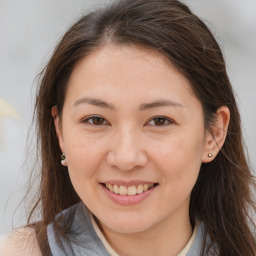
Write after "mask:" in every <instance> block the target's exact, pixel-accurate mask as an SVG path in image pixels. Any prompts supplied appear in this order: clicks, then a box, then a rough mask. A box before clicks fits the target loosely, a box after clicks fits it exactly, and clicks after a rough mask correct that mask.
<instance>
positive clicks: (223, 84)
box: [28, 0, 256, 256]
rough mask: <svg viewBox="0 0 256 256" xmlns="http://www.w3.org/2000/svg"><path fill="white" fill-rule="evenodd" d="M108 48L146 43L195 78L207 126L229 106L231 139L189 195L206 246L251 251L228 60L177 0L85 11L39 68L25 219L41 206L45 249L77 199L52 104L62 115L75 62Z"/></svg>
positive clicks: (247, 179)
mask: <svg viewBox="0 0 256 256" xmlns="http://www.w3.org/2000/svg"><path fill="white" fill-rule="evenodd" d="M105 45H115V46H117V47H118V46H122V45H128V46H129V45H130V46H142V47H146V48H148V49H152V51H157V52H159V53H160V54H162V55H163V56H164V57H165V58H166V59H167V60H168V61H170V63H171V64H172V65H174V66H175V67H176V69H177V70H178V71H179V72H180V73H181V74H182V75H183V76H184V77H186V78H187V79H188V80H189V81H190V84H191V87H192V89H193V91H194V93H195V95H196V96H197V98H198V99H199V100H200V101H201V104H202V108H203V114H204V123H205V127H206V129H208V130H209V131H211V125H212V123H213V122H214V118H215V114H216V110H217V109H218V108H219V107H221V106H227V107H228V108H229V110H230V123H229V127H228V131H227V136H226V141H225V143H224V145H223V147H222V148H221V149H220V151H219V153H218V155H217V156H216V158H215V159H214V160H213V161H212V162H210V163H203V164H202V165H201V169H200V173H199V177H198V180H197V182H196V184H195V186H194V188H193V190H192V193H191V200H190V209H189V211H190V212H189V214H190V220H191V224H192V225H194V222H195V218H196V216H199V218H200V219H201V220H202V221H203V222H204V224H205V227H206V231H207V234H208V235H209V236H210V238H211V241H212V244H211V245H210V246H209V247H208V248H205V249H210V248H211V247H212V246H213V244H215V245H217V247H218V252H216V255H219V256H227V255H230V256H254V255H255V249H256V241H255V237H254V230H255V223H254V222H253V219H252V216H253V215H254V214H255V212H256V206H255V201H254V198H253V193H254V191H255V178H254V177H253V175H252V171H251V170H250V168H249V166H248V160H247V157H246V154H245V146H244V144H243V138H242V131H241V123H240V115H239V111H238V108H237V104H236V100H235V97H234V93H233V90H232V87H231V84H230V81H229V78H228V75H227V72H226V67H225V61H224V58H223V55H222V52H221V49H220V47H219V45H218V43H217V42H216V40H215V38H214V36H213V35H212V33H211V32H210V30H209V29H208V28H207V26H206V25H205V24H204V23H203V22H202V21H201V20H200V19H199V18H198V17H197V16H196V15H194V14H193V13H192V12H191V11H190V9H189V8H188V7H187V6H186V5H185V4H183V3H181V2H179V1H177V0H136V1H135V0H120V1H116V2H114V3H112V4H110V5H107V6H106V7H104V8H99V9H96V10H95V11H93V12H90V13H88V14H86V15H84V16H83V17H82V18H80V19H79V20H78V21H77V22H76V23H75V24H74V25H73V26H71V27H70V29H69V30H68V31H67V32H66V33H65V35H64V36H63V37H62V39H61V40H60V42H59V43H58V45H57V47H56V48H55V50H54V52H53V54H52V56H51V58H50V60H49V62H48V64H47V65H46V67H45V68H44V69H43V71H42V72H41V74H40V79H39V87H38V91H37V98H36V104H35V116H34V118H35V120H36V123H37V135H38V145H37V146H38V156H39V157H38V159H40V162H39V164H38V166H39V173H40V186H39V188H38V194H37V198H36V200H34V205H33V207H32V209H31V211H30V214H29V218H28V224H31V223H32V222H33V216H34V215H35V213H36V212H37V209H38V211H39V213H40V214H41V220H42V221H41V222H40V223H38V224H37V230H38V232H37V234H38V241H39V244H40V246H41V248H44V243H45V239H46V236H45V232H46V226H47V225H48V224H49V223H50V222H56V220H55V216H56V214H57V213H59V212H61V211H62V210H63V209H66V208H68V207H70V206H71V205H73V204H75V203H77V202H79V201H80V198H79V196H78V195H77V193H76V192H75V190H74V188H73V186H72V184H71V181H70V178H69V175H68V172H67V170H66V167H63V166H62V165H61V163H60V156H61V153H62V152H61V150H60V147H59V144H58V138H57V136H56V131H55V127H54V122H53V118H52V116H51V108H52V107H53V106H57V109H58V113H59V115H60V117H61V113H62V108H63V104H64V101H65V93H66V89H67V84H68V81H69V78H70V75H71V73H72V71H73V69H74V67H75V66H76V64H77V63H78V62H79V61H80V60H81V59H82V58H86V56H87V55H89V54H90V53H91V52H93V51H96V50H97V49H99V48H101V47H104V46H105ZM99 75H100V74H99ZM145 89H146V88H145ZM167 203H168V202H167ZM170 203H171V202H170ZM56 225H57V223H56ZM57 226H58V225H57ZM63 232H64V233H65V232H66V230H65V231H63ZM205 237H206V234H205ZM204 246H206V245H204ZM42 250H43V249H42ZM44 254H45V255H47V253H44Z"/></svg>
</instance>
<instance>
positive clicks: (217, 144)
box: [202, 106, 230, 163]
mask: <svg viewBox="0 0 256 256" xmlns="http://www.w3.org/2000/svg"><path fill="white" fill-rule="evenodd" d="M229 119H230V111H229V108H228V107H227V106H222V107H220V108H218V109H217V111H216V118H215V122H214V124H212V126H211V131H207V133H206V141H205V149H204V153H203V156H202V162H203V163H208V162H211V161H212V160H213V159H214V158H215V157H216V156H217V154H218V152H219V151H220V149H221V148H222V146H223V144H224V142H225V139H226V135H227V131H228V124H229ZM209 154H210V155H209ZM211 154H212V155H211Z"/></svg>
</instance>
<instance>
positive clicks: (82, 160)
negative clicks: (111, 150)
mask: <svg viewBox="0 0 256 256" xmlns="http://www.w3.org/2000/svg"><path fill="white" fill-rule="evenodd" d="M103 144H104V143H102V142H101V141H100V140H95V139H92V138H89V137H87V136H80V135H79V134H76V135H74V136H71V137H69V138H68V137H67V140H66V144H65V148H66V149H67V150H66V155H67V160H68V169H69V172H70V173H71V175H74V173H75V175H76V176H87V177H88V176H92V175H93V174H94V173H95V170H97V168H98V167H99V165H100V164H101V163H102V161H103V160H104V145H103Z"/></svg>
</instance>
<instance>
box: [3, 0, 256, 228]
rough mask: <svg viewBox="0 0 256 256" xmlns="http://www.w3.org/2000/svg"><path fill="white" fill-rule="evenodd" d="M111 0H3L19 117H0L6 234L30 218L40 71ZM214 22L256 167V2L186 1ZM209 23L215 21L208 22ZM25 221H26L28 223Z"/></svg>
mask: <svg viewBox="0 0 256 256" xmlns="http://www.w3.org/2000/svg"><path fill="white" fill-rule="evenodd" d="M104 2H105V3H106V2H108V1H106V0H101V1H100V0H90V1H89V0H75V1H74V0H37V1H34V0H16V1H15V0H0V98H3V99H5V100H7V101H8V102H9V103H11V104H12V105H13V106H14V107H15V108H16V109H17V110H18V111H19V113H20V118H19V119H8V118H4V119H0V233H5V232H7V231H8V230H10V229H11V226H12V220H14V225H15V226H16V225H20V224H21V223H23V222H24V213H22V209H20V210H18V211H17V214H15V215H14V217H13V214H14V210H15V208H16V207H17V206H18V202H19V200H20V199H21V197H22V195H23V194H24V190H25V188H26V187H25V185H24V182H25V180H26V179H27V173H26V170H25V168H22V163H23V161H24V158H25V153H26V152H25V146H26V140H27V138H26V137H27V132H28V129H29V125H30V121H31V116H32V106H33V101H34V99H33V95H34V91H35V90H34V89H33V88H35V86H36V82H35V81H34V79H35V77H36V75H37V74H38V73H39V71H40V70H41V68H42V66H43V64H45V63H46V60H47V59H48V57H49V56H50V53H51V51H52V49H53V47H54V45H55V43H56V41H57V40H58V39H59V38H60V36H61V35H62V34H63V32H64V31H65V30H66V28H67V26H69V25H70V24H71V22H73V21H75V20H76V19H77V18H78V17H79V16H80V15H81V14H82V13H83V12H84V10H87V9H88V7H91V6H98V5H99V4H102V3H104ZM185 2H186V3H188V4H189V5H190V7H191V8H192V10H193V11H194V12H196V13H197V14H199V16H200V17H202V18H204V19H206V20H208V21H209V22H210V23H211V25H209V26H210V28H211V29H212V30H213V31H214V33H215V34H216V35H217V37H218V40H219V42H220V43H221V45H222V46H223V49H224V54H225V57H226V60H227V65H228V71H229V74H230V77H231V81H232V83H233V86H234V89H235V91H236V92H237V95H238V101H239V105H240V109H241V111H242V119H243V123H244V131H245V138H246V140H247V142H248V148H249V154H250V156H251V159H252V163H253V164H254V166H255V165H256V118H255V117H256V110H255V108H256V103H255V96H256V50H255V45H256V15H255V10H256V1H255V0H247V1H246V4H245V2H244V1H239V0H215V1H212V0H193V1H191V0H190V1H189V0H186V1H185ZM208 24H209V23H208ZM22 220H23V222H22Z"/></svg>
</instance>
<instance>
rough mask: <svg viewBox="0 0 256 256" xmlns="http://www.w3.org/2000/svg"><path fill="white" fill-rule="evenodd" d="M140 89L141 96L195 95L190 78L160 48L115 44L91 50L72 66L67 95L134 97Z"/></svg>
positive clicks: (145, 98)
mask: <svg viewBox="0 0 256 256" xmlns="http://www.w3.org/2000/svg"><path fill="white" fill-rule="evenodd" d="M142 92H143V93H144V95H142V96H143V98H144V100H147V97H148V98H154V96H155V97H158V96H161V95H162V96H167V95H170V96H171V95H172V94H173V95H175V94H176V96H178V94H179V95H182V94H184V93H185V94H188V95H190V96H191V97H195V95H194V93H193V91H192V88H191V85H190V83H189V81H188V80H187V79H186V78H185V77H184V76H183V75H182V74H181V73H180V72H179V71H178V70H177V69H176V68H175V67H174V66H173V65H172V64H171V63H170V62H169V61H167V59H166V58H165V57H164V56H163V55H162V54H160V53H159V52H156V51H154V50H150V49H146V48H142V47H132V46H115V45H110V46H105V47H102V48H100V49H97V50H96V51H93V52H92V53H90V55H88V56H86V57H85V58H83V59H82V60H81V61H80V62H79V63H78V64H77V65H76V66H75V68H74V70H73V72H72V74H71V77H70V80H69V84H68V90H67V96H68V97H69V96H72V97H74V96H75V93H76V94H81V93H85V94H89V96H100V97H105V98H107V97H112V98H113V97H114V96H115V95H116V96H117V97H119V98H120V97H121V98H122V97H123V98H125V97H132V98H134V99H136V98H138V97H139V96H141V93H142ZM177 92H179V93H177ZM86 96H87V95H86Z"/></svg>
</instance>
